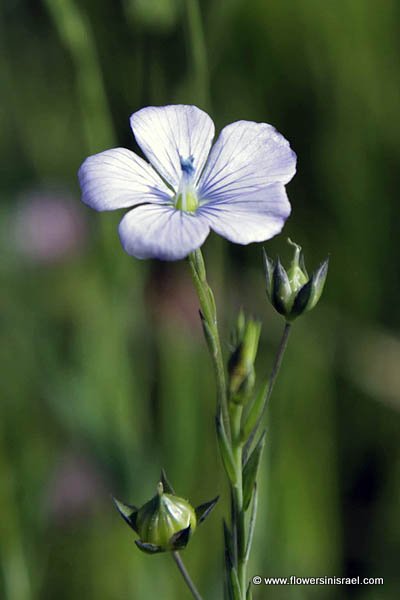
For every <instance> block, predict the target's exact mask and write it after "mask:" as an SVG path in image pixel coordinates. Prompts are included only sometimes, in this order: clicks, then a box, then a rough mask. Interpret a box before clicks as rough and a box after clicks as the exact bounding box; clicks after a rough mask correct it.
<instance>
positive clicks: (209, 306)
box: [189, 250, 291, 600]
mask: <svg viewBox="0 0 400 600" xmlns="http://www.w3.org/2000/svg"><path fill="white" fill-rule="evenodd" d="M189 264H190V268H191V274H192V278H193V282H194V286H195V288H196V292H197V295H198V298H199V303H200V317H201V321H202V325H203V331H204V335H205V339H206V342H207V346H208V349H209V351H210V354H211V358H212V361H213V366H214V371H215V376H216V382H217V418H216V428H217V439H218V445H219V449H220V454H221V458H222V463H223V466H224V469H225V473H226V475H227V479H228V483H229V488H230V495H231V507H232V508H231V518H230V525H229V526H228V525H227V524H226V523H225V524H224V537H225V557H226V578H225V582H226V586H227V593H228V597H229V598H234V599H235V600H246V598H248V590H249V582H248V577H247V565H248V561H249V557H250V551H251V545H252V541H253V533H254V527H255V518H256V511H257V474H258V469H259V465H260V461H261V456H262V451H263V448H264V444H265V432H263V433H262V434H261V435H260V436H259V440H258V442H257V443H256V444H255V446H254V448H252V445H253V441H254V439H255V437H256V436H257V434H258V432H259V429H260V424H261V420H262V417H263V415H264V412H265V409H266V406H267V404H268V401H269V399H270V396H271V394H272V390H273V387H274V384H275V381H276V378H277V375H278V373H279V369H280V366H281V363H282V359H283V355H284V352H285V349H286V346H287V342H288V338H289V332H290V327H291V325H290V324H289V323H287V324H286V325H285V329H284V332H283V336H282V339H281V342H280V345H279V347H278V351H277V355H276V357H275V360H274V364H273V368H272V371H271V376H270V378H269V381H268V383H267V384H265V385H264V386H263V387H262V389H261V390H260V392H259V393H258V394H257V395H256V396H255V397H254V399H253V402H252V403H250V406H249V408H248V409H247V410H246V411H245V410H244V408H245V405H246V404H247V403H248V402H249V400H250V397H251V396H252V395H253V391H254V384H255V370H254V362H255V358H256V354H257V350H258V341H259V336H260V329H261V325H260V323H258V322H257V321H254V320H252V319H248V320H247V321H246V319H245V317H244V314H243V313H242V312H241V313H240V314H239V317H238V320H237V324H236V329H235V332H234V336H233V350H232V354H231V358H230V360H229V362H228V378H226V375H225V367H224V358H223V355H222V348H221V342H220V337H219V331H218V322H217V311H216V306H215V300H214V295H213V292H212V290H211V288H210V286H209V284H208V282H207V275H206V269H205V264H204V259H203V256H202V253H201V251H200V250H196V251H195V252H193V253H192V254H190V255H189ZM248 512H249V518H248V514H247V513H248ZM247 522H248V524H247Z"/></svg>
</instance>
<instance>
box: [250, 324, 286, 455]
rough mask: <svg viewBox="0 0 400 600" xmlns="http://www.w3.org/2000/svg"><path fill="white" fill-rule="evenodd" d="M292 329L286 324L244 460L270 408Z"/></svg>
mask: <svg viewBox="0 0 400 600" xmlns="http://www.w3.org/2000/svg"><path fill="white" fill-rule="evenodd" d="M291 327H292V325H291V323H286V324H285V328H284V330H283V334H282V337H281V341H280V343H279V346H278V350H277V352H276V355H275V360H274V364H273V366H272V370H271V375H270V377H269V382H268V389H267V393H266V396H265V400H264V404H263V407H262V410H261V412H260V415H259V417H258V419H257V423H256V425H255V427H254V428H253V431H252V432H251V434H250V435H249V438H248V440H247V441H246V444H245V447H244V452H243V456H244V459H246V457H247V455H248V453H249V450H250V446H251V444H252V443H253V440H254V437H255V435H256V433H257V431H258V428H259V426H260V423H261V421H262V418H263V416H264V414H265V411H266V408H267V406H268V402H269V400H270V398H271V394H272V391H273V389H274V385H275V381H276V379H277V377H278V374H279V370H280V368H281V364H282V360H283V356H284V354H285V350H286V347H287V344H288V340H289V334H290V331H291Z"/></svg>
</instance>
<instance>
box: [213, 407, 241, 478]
mask: <svg viewBox="0 0 400 600" xmlns="http://www.w3.org/2000/svg"><path fill="white" fill-rule="evenodd" d="M216 426H217V439H218V445H219V450H220V453H221V457H222V462H223V464H224V467H225V471H226V474H227V475H228V477H229V479H230V481H231V483H232V485H234V486H235V485H237V477H236V469H235V461H234V460H233V454H232V448H231V445H230V443H229V440H228V437H227V435H226V431H225V427H224V424H223V422H222V418H221V415H219V416H217V418H216Z"/></svg>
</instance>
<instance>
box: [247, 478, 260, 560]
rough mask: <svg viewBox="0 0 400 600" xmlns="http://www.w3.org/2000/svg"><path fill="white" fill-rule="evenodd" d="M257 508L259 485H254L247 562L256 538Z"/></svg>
mask: <svg viewBox="0 0 400 600" xmlns="http://www.w3.org/2000/svg"><path fill="white" fill-rule="evenodd" d="M257 507H258V491H257V483H254V489H253V504H252V507H251V515H250V522H249V533H248V537H247V545H246V552H245V560H246V561H248V560H249V557H250V550H251V545H252V543H253V537H254V531H255V527H256V519H257Z"/></svg>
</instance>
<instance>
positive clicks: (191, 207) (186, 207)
mask: <svg viewBox="0 0 400 600" xmlns="http://www.w3.org/2000/svg"><path fill="white" fill-rule="evenodd" d="M198 206H199V201H198V198H197V194H196V192H195V191H194V190H188V189H183V190H182V191H180V192H179V193H178V194H177V195H176V196H175V208H177V209H178V210H183V211H185V212H195V211H196V209H197V207H198Z"/></svg>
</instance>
